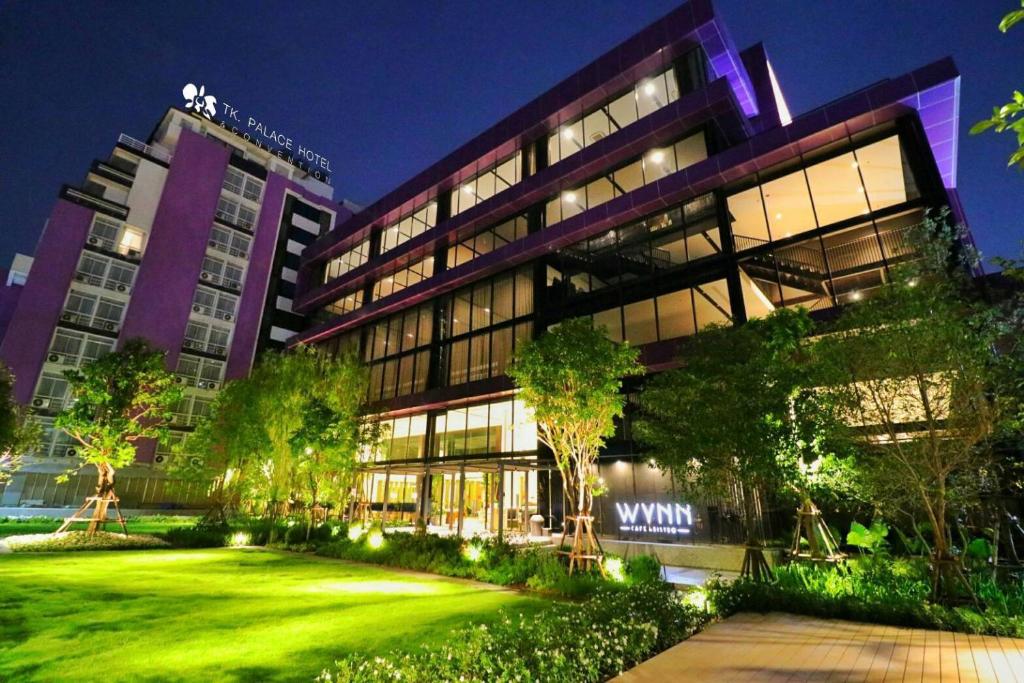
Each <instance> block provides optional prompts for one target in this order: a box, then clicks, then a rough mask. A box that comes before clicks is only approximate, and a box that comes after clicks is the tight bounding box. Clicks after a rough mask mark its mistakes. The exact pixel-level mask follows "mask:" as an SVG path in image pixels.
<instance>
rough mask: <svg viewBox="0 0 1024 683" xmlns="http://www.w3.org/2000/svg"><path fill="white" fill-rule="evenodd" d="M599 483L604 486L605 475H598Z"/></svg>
mask: <svg viewBox="0 0 1024 683" xmlns="http://www.w3.org/2000/svg"><path fill="white" fill-rule="evenodd" d="M597 483H598V484H601V485H602V486H604V477H598V478H597Z"/></svg>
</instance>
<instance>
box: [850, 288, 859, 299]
mask: <svg viewBox="0 0 1024 683" xmlns="http://www.w3.org/2000/svg"><path fill="white" fill-rule="evenodd" d="M860 297H861V293H860V292H858V291H857V290H854V291H852V292H850V300H851V301H860Z"/></svg>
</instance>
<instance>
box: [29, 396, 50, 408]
mask: <svg viewBox="0 0 1024 683" xmlns="http://www.w3.org/2000/svg"><path fill="white" fill-rule="evenodd" d="M32 407H33V408H49V407H50V399H48V398H34V399H32Z"/></svg>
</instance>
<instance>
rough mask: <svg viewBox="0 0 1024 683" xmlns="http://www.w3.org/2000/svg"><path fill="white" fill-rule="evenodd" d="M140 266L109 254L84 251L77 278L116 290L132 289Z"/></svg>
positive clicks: (128, 290) (76, 273)
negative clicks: (102, 254) (111, 256)
mask: <svg viewBox="0 0 1024 683" xmlns="http://www.w3.org/2000/svg"><path fill="white" fill-rule="evenodd" d="M137 270H138V267H137V266H135V265H134V264H131V263H125V262H123V261H119V260H117V259H114V258H110V257H108V256H101V255H99V254H90V253H87V252H83V253H82V257H81V258H80V259H79V261H78V268H77V269H76V270H75V280H77V281H78V282H84V283H85V284H87V285H92V286H94V287H102V288H104V289H109V290H111V291H115V292H122V293H127V292H130V291H131V288H132V283H133V282H134V281H135V273H136V271H137Z"/></svg>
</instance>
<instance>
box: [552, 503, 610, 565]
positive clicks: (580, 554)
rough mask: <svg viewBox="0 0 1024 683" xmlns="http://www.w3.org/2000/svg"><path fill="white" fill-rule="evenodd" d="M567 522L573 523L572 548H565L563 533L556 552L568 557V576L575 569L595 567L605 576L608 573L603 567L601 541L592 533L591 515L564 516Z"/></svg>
mask: <svg viewBox="0 0 1024 683" xmlns="http://www.w3.org/2000/svg"><path fill="white" fill-rule="evenodd" d="M565 520H566V521H567V522H572V523H573V533H572V548H571V549H569V550H568V551H566V550H565V534H563V535H562V542H561V544H560V545H559V548H558V553H559V554H560V555H567V556H568V557H569V576H572V574H573V572H574V571H575V570H576V569H580V570H582V571H590V569H591V568H593V567H597V570H598V571H599V572H601V576H603V577H605V578H607V577H608V574H607V573H606V572H605V569H604V548H602V547H601V541H600V540H599V539H598V538H597V536H596V535H595V534H594V518H593V516H591V515H578V516H575V517H566V518H565Z"/></svg>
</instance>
